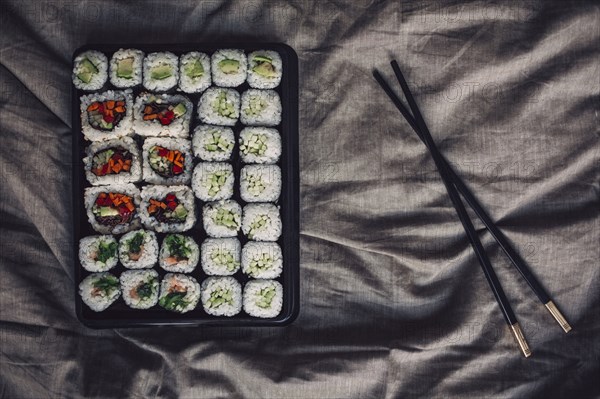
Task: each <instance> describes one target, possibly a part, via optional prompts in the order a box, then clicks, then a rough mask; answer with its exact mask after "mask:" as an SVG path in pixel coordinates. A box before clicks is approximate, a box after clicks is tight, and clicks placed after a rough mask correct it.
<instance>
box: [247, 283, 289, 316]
mask: <svg viewBox="0 0 600 399" xmlns="http://www.w3.org/2000/svg"><path fill="white" fill-rule="evenodd" d="M243 303H244V312H246V313H248V315H250V316H254V317H261V318H272V317H275V316H277V315H279V313H281V308H282V307H283V287H282V286H281V284H280V283H279V282H277V281H275V280H250V281H248V282H247V283H246V285H245V286H244V298H243Z"/></svg>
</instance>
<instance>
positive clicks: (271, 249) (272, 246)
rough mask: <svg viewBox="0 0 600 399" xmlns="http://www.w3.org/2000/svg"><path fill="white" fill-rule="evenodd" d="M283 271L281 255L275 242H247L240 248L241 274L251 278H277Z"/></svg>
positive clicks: (279, 248)
mask: <svg viewBox="0 0 600 399" xmlns="http://www.w3.org/2000/svg"><path fill="white" fill-rule="evenodd" d="M282 269H283V254H282V252H281V247H280V246H279V244H277V243H276V242H259V241H248V242H247V243H246V245H244V248H242V272H244V274H246V275H247V276H249V277H252V278H267V279H268V278H277V277H279V276H280V275H281V271H282Z"/></svg>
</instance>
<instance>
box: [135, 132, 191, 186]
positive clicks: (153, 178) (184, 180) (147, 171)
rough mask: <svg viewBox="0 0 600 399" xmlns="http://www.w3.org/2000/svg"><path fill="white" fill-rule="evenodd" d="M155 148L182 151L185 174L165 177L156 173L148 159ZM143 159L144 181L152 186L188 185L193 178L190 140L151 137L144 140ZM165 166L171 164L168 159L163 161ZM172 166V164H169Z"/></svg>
mask: <svg viewBox="0 0 600 399" xmlns="http://www.w3.org/2000/svg"><path fill="white" fill-rule="evenodd" d="M154 146H160V147H163V148H166V149H167V150H176V151H180V152H181V153H182V154H183V155H184V156H185V160H184V162H183V172H182V173H181V174H179V175H174V176H173V177H169V178H168V177H163V176H161V175H160V174H159V173H158V172H156V171H155V170H154V169H153V168H152V166H151V164H150V160H149V158H148V155H149V153H150V149H151V148H152V147H154ZM142 157H143V165H144V181H146V182H148V183H152V184H162V185H165V186H171V185H180V184H188V183H189V182H190V179H191V178H192V168H193V167H194V162H193V157H192V144H191V142H190V141H189V140H185V139H175V138H160V137H150V138H147V139H145V140H144V144H143V146H142ZM162 162H163V163H164V164H165V165H166V164H167V163H169V162H168V161H167V160H166V159H164V160H163V161H162ZM169 164H170V163H169Z"/></svg>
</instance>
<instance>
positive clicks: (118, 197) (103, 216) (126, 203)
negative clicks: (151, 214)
mask: <svg viewBox="0 0 600 399" xmlns="http://www.w3.org/2000/svg"><path fill="white" fill-rule="evenodd" d="M92 213H93V215H94V217H95V218H96V221H97V222H98V223H99V224H101V225H103V226H113V227H114V226H116V225H118V224H126V223H129V222H130V221H131V219H133V216H134V215H135V205H134V204H133V199H132V198H131V197H130V196H128V195H125V194H120V193H110V192H109V193H104V192H103V193H100V194H98V197H96V201H95V202H94V206H93V207H92Z"/></svg>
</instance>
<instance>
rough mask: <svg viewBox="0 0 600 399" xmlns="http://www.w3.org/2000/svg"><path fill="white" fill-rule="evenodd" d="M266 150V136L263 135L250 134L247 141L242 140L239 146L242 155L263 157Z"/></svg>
mask: <svg viewBox="0 0 600 399" xmlns="http://www.w3.org/2000/svg"><path fill="white" fill-rule="evenodd" d="M267 149H268V146H267V135H265V134H251V135H250V136H249V137H247V139H242V142H241V144H240V151H241V152H242V153H243V154H244V155H248V154H254V155H264V154H265V152H266V151H267Z"/></svg>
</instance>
